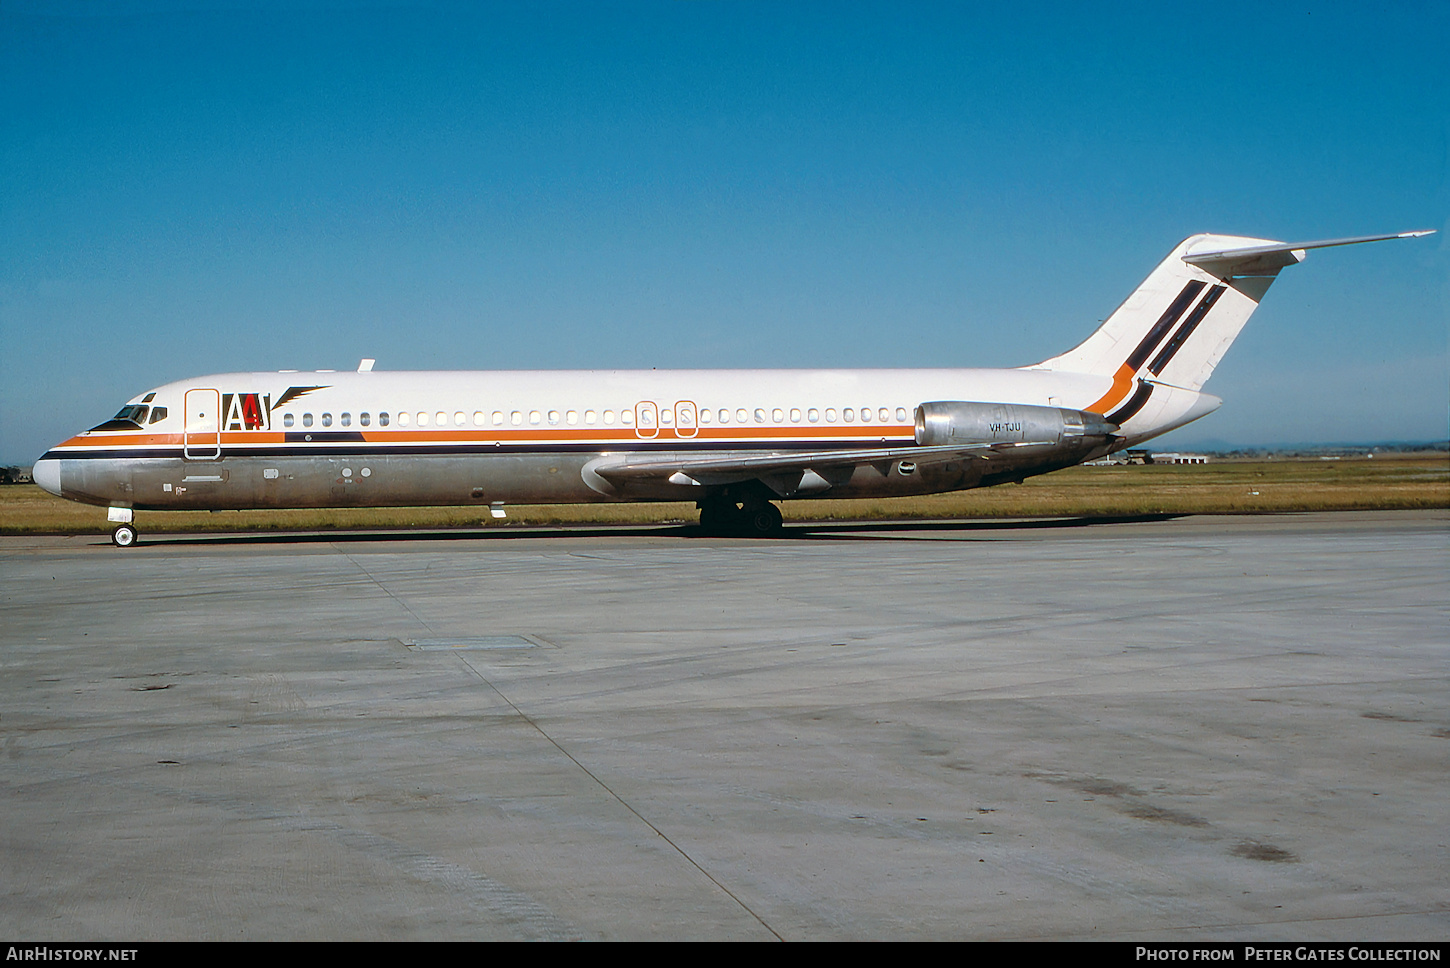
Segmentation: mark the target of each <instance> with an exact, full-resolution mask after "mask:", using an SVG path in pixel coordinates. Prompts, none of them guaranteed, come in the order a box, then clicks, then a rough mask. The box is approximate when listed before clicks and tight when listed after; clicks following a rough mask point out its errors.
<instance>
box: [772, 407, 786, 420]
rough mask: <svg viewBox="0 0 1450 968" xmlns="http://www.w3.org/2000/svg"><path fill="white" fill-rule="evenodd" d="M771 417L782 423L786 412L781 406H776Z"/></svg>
mask: <svg viewBox="0 0 1450 968" xmlns="http://www.w3.org/2000/svg"><path fill="white" fill-rule="evenodd" d="M770 419H771V420H772V421H773V422H775V423H781V422H783V421H784V420H785V413H784V412H783V411H781V409H780V408H779V407H776V408H775V409H774V410H772V411H771V412H770Z"/></svg>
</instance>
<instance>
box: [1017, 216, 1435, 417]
mask: <svg viewBox="0 0 1450 968" xmlns="http://www.w3.org/2000/svg"><path fill="white" fill-rule="evenodd" d="M1428 234H1430V233H1429V232H1428V231H1417V232H1399V233H1396V234H1393V235H1367V236H1359V237H1356V238H1347V239H1324V240H1320V241H1317V242H1274V241H1271V240H1268V239H1252V238H1245V237H1243V236H1237V235H1195V236H1193V237H1192V238H1188V239H1184V240H1183V241H1182V242H1180V243H1179V244H1178V245H1177V246H1176V247H1175V248H1174V250H1173V251H1172V252H1170V253H1169V254H1168V258H1166V259H1164V260H1163V261H1162V262H1161V263H1159V265H1158V268H1156V269H1154V270H1153V273H1152V274H1151V275H1150V276H1148V278H1147V279H1146V280H1144V282H1143V284H1142V285H1141V286H1139V287H1138V289H1137V291H1136V292H1134V293H1133V294H1132V295H1131V296H1129V297H1128V299H1127V301H1125V302H1124V303H1123V304H1122V305H1121V306H1119V307H1118V309H1117V311H1116V312H1114V313H1113V314H1112V316H1110V317H1108V320H1107V321H1106V322H1105V323H1103V325H1102V327H1101V328H1099V329H1098V331H1097V332H1096V333H1093V334H1092V335H1091V336H1089V337H1088V338H1087V340H1086V341H1085V342H1084V343H1083V344H1082V345H1080V346H1078V347H1077V348H1075V349H1072V350H1069V351H1068V352H1066V353H1064V354H1062V355H1061V356H1055V357H1053V358H1052V359H1050V360H1045V361H1043V362H1042V363H1039V364H1037V366H1035V367H1030V369H1048V370H1061V371H1065V372H1070V373H1090V374H1093V375H1095V376H1102V377H1109V378H1111V380H1112V384H1111V386H1110V387H1109V388H1108V390H1107V392H1106V393H1104V394H1103V395H1102V397H1101V398H1100V399H1098V400H1096V401H1095V402H1093V403H1091V404H1089V405H1087V406H1086V407H1084V408H1083V409H1085V410H1091V411H1093V412H1095V413H1101V414H1104V415H1105V416H1107V418H1108V419H1109V420H1111V421H1112V422H1114V423H1119V424H1121V423H1123V422H1125V421H1127V420H1129V419H1130V418H1132V417H1133V415H1134V414H1136V413H1137V412H1138V411H1139V410H1141V409H1142V407H1143V406H1144V405H1145V404H1146V403H1147V401H1148V397H1149V396H1150V395H1151V394H1152V392H1153V387H1154V386H1163V385H1166V386H1169V387H1179V388H1183V389H1186V390H1193V391H1197V390H1199V389H1201V388H1202V387H1203V385H1204V383H1206V382H1208V378H1209V377H1210V376H1212V375H1213V369H1214V367H1216V366H1217V365H1218V361H1219V360H1221V359H1223V354H1224V353H1225V352H1227V350H1228V348H1229V344H1230V343H1232V342H1233V341H1234V337H1236V336H1238V334H1239V331H1240V330H1241V329H1243V328H1244V323H1246V322H1248V320H1249V317H1250V316H1251V315H1253V312H1254V310H1255V309H1257V308H1258V306H1259V300H1261V299H1263V297H1264V293H1265V292H1267V291H1268V289H1269V286H1270V284H1271V283H1273V281H1274V278H1275V277H1276V276H1277V275H1278V274H1279V270H1281V269H1283V268H1284V267H1285V266H1291V265H1294V264H1296V263H1298V262H1302V261H1303V259H1304V253H1305V250H1306V249H1322V248H1327V247H1329V246H1335V245H1353V244H1355V243H1359V242H1378V241H1382V240H1384V239H1395V238H1415V237H1418V236H1421V235H1428Z"/></svg>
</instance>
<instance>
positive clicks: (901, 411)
mask: <svg viewBox="0 0 1450 968" xmlns="http://www.w3.org/2000/svg"><path fill="white" fill-rule="evenodd" d="M896 422H897V423H906V408H905V407H897V408H896Z"/></svg>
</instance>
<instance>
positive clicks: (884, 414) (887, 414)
mask: <svg viewBox="0 0 1450 968" xmlns="http://www.w3.org/2000/svg"><path fill="white" fill-rule="evenodd" d="M876 416H878V417H880V418H881V422H882V423H885V422H886V421H888V420H890V419H891V411H890V410H888V409H886V408H885V407H882V408H881V412H880V413H878V414H877V415H876Z"/></svg>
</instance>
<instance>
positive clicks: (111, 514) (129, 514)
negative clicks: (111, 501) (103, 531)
mask: <svg viewBox="0 0 1450 968" xmlns="http://www.w3.org/2000/svg"><path fill="white" fill-rule="evenodd" d="M135 519H136V512H134V511H132V510H131V509H130V508H117V507H112V508H107V509H106V520H108V521H110V522H111V523H112V524H114V525H115V526H116V529H115V530H114V531H112V532H111V543H112V544H113V545H115V546H116V547H117V548H129V547H131V546H132V545H133V544H135V543H136V525H135V524H133V523H132V522H133V521H135Z"/></svg>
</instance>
